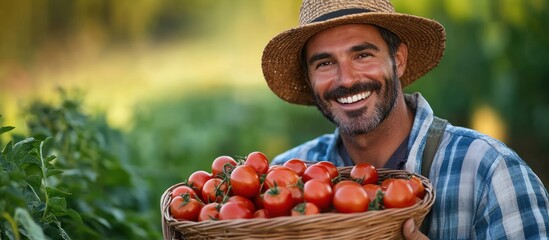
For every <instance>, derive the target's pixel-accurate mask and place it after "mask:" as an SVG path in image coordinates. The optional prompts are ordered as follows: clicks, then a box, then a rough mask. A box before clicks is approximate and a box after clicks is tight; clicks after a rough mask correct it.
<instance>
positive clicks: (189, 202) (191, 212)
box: [170, 195, 202, 221]
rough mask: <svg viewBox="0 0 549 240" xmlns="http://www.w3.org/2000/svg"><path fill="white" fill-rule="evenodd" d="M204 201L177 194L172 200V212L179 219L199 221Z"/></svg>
mask: <svg viewBox="0 0 549 240" xmlns="http://www.w3.org/2000/svg"><path fill="white" fill-rule="evenodd" d="M200 209H202V203H201V202H199V201H198V200H196V199H194V198H190V197H189V196H188V195H187V196H186V197H182V196H176V197H174V198H172V200H171V202H170V212H171V213H172V216H173V217H174V218H175V219H177V220H188V221H197V220H198V214H199V213H200Z"/></svg>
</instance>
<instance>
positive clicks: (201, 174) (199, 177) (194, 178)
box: [187, 170, 213, 196]
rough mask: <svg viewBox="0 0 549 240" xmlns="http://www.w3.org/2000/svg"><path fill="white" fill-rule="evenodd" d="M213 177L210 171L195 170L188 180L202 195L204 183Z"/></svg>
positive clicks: (198, 193) (197, 192)
mask: <svg viewBox="0 0 549 240" xmlns="http://www.w3.org/2000/svg"><path fill="white" fill-rule="evenodd" d="M212 178H213V177H212V175H211V174H210V173H208V172H206V171H202V170H199V171H196V172H193V173H192V174H191V176H189V178H188V179H187V182H188V184H189V186H190V187H191V188H192V189H193V190H194V191H195V192H196V194H197V195H198V196H202V188H203V187H204V183H206V181H208V180H210V179H212Z"/></svg>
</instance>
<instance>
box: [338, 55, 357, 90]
mask: <svg viewBox="0 0 549 240" xmlns="http://www.w3.org/2000/svg"><path fill="white" fill-rule="evenodd" d="M338 69H339V76H338V80H339V82H340V84H341V85H343V86H347V87H350V86H352V85H353V84H354V83H355V82H357V81H358V80H359V77H358V71H356V69H355V68H354V67H353V65H352V64H351V63H350V62H348V61H343V62H339V64H338Z"/></svg>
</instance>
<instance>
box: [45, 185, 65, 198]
mask: <svg viewBox="0 0 549 240" xmlns="http://www.w3.org/2000/svg"><path fill="white" fill-rule="evenodd" d="M46 192H47V193H48V195H49V196H50V197H66V196H70V195H71V193H69V192H64V191H61V190H59V189H57V188H54V187H46Z"/></svg>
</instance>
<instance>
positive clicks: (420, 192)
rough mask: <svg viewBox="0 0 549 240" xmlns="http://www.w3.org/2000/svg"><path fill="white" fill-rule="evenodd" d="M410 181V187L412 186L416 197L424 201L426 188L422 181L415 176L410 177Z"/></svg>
mask: <svg viewBox="0 0 549 240" xmlns="http://www.w3.org/2000/svg"><path fill="white" fill-rule="evenodd" d="M408 181H409V182H410V186H412V189H413V190H414V195H416V197H418V198H420V199H423V197H424V196H425V187H424V186H423V183H422V182H421V179H419V178H418V177H417V176H415V175H412V177H410V179H409V180H408Z"/></svg>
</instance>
